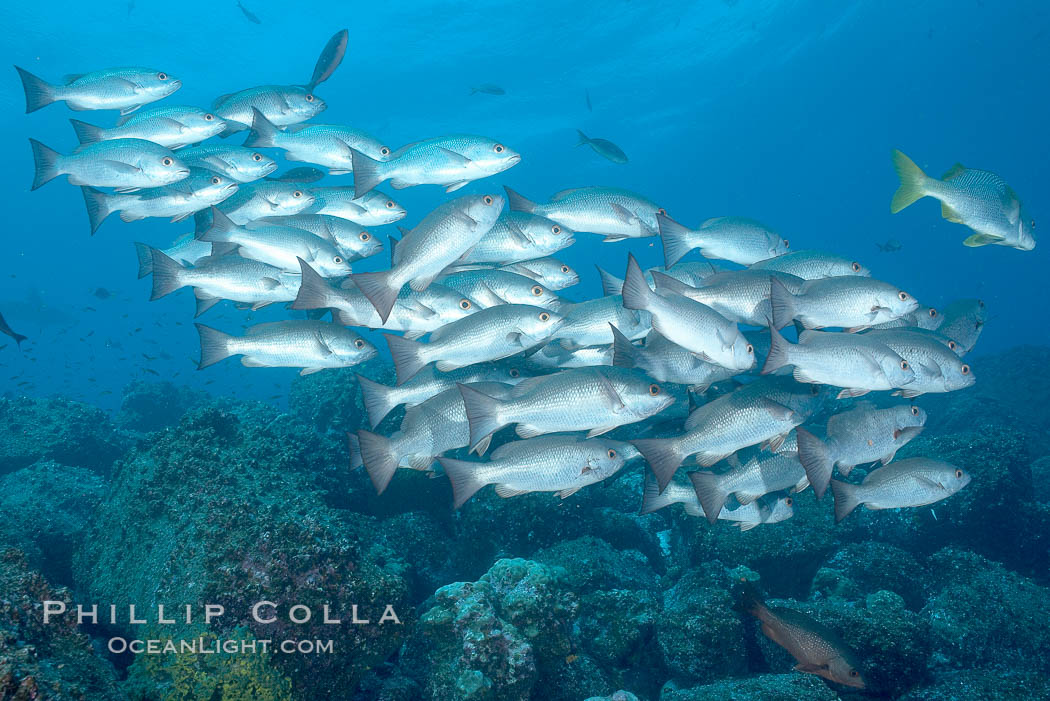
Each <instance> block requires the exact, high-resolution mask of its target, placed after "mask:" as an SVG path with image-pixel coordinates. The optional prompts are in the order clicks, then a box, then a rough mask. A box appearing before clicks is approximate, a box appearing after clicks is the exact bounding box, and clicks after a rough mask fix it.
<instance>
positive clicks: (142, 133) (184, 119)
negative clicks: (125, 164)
mask: <svg viewBox="0 0 1050 701" xmlns="http://www.w3.org/2000/svg"><path fill="white" fill-rule="evenodd" d="M69 123H70V124H72V125H73V131H75V132H76V134H77V139H78V140H79V141H80V143H81V144H92V143H95V142H96V141H111V140H113V139H143V140H145V141H152V142H153V143H155V144H160V145H161V146H164V147H166V148H171V149H176V148H182V147H183V146H189V145H190V144H196V143H200V142H201V141H204V140H205V139H210V138H211V137H213V136H215V135H217V134H221V133H222V131H223V130H224V129H225V128H226V123H225V122H224V121H222V120H221V119H219V118H218V117H216V116H215V115H214V114H212V113H211V112H205V111H204V110H202V109H201V108H199V107H187V106H185V105H158V106H157V107H150V108H148V109H144V110H141V111H139V112H136V113H135V114H132V115H128V116H126V117H121V118H120V119H119V120H117V124H116V126H114V127H111V128H109V129H104V128H102V127H97V126H95V125H94V124H88V123H87V122H82V121H80V120H77V119H71V120H69Z"/></svg>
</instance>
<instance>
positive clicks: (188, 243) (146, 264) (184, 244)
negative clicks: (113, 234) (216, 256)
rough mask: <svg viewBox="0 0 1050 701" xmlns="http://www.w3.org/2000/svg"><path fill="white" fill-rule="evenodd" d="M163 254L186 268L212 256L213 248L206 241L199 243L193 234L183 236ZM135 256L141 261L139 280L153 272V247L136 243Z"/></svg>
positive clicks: (163, 251)
mask: <svg viewBox="0 0 1050 701" xmlns="http://www.w3.org/2000/svg"><path fill="white" fill-rule="evenodd" d="M161 253H163V254H164V255H166V256H168V257H169V258H171V259H172V260H175V261H177V262H178V263H181V264H182V265H185V266H191V265H196V264H197V261H199V260H201V259H202V258H207V257H208V256H210V255H211V254H212V246H211V244H210V243H207V242H206V241H198V240H197V239H196V238H194V236H193V233H192V232H191V233H188V234H183V235H182V236H180V237H179V238H177V239H176V240H175V243H173V244H172V245H171V246H169V247H168V248H165V249H163V250H161ZM135 254H136V256H137V257H138V260H139V279H140V280H141V279H142V278H144V277H146V276H147V275H149V274H151V273H152V272H153V247H152V246H147V245H146V244H144V243H139V242H138V241H136V242H135Z"/></svg>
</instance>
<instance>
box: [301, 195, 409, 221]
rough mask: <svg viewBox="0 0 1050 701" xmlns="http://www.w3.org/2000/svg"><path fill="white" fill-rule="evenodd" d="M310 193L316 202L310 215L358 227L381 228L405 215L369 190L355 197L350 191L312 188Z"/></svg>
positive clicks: (386, 197) (401, 209)
mask: <svg viewBox="0 0 1050 701" xmlns="http://www.w3.org/2000/svg"><path fill="white" fill-rule="evenodd" d="M310 192H311V193H312V194H313V195H314V197H315V198H316V202H315V203H314V205H313V206H312V207H310V209H309V212H310V213H311V214H327V215H329V216H333V217H339V218H341V219H347V220H349V221H352V222H355V223H357V224H360V225H361V226H382V225H383V224H393V223H394V222H396V221H400V220H402V219H404V218H405V215H406V214H408V212H407V211H406V210H405V208H404V207H402V206H401V205H399V204H398V203H397V202H395V201H394V200H393V199H391V198H390V197H389V196H387V195H385V194H383V193H382V192H379V191H378V190H373V191H372V192H369V193H366V194H365V195H363V196H361V197H358V196H357V195H356V194H354V189H353V188H352V187H315V188H311V189H310Z"/></svg>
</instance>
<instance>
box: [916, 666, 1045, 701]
mask: <svg viewBox="0 0 1050 701" xmlns="http://www.w3.org/2000/svg"><path fill="white" fill-rule="evenodd" d="M1046 698H1050V679H1047V677H1046V675H1045V674H1040V673H1037V672H1026V671H1021V670H1012V669H1005V668H1002V667H1000V668H997V669H963V670H959V671H952V672H947V671H946V672H943V673H941V674H939V675H938V676H937V678H936V679H935V680H934V681H932V682H930V683H929V684H928V685H924V686H921V687H918V688H915V689H913V690H911V691H909V692H908V693H907V694H905V695H904V696H901V697H900V701H960V700H961V699H981V701H1018V700H1019V699H1046Z"/></svg>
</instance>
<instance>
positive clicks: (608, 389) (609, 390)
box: [595, 372, 627, 414]
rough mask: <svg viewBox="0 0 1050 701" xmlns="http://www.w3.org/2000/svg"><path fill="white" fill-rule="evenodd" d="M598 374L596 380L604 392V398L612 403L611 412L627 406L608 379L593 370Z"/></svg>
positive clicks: (617, 412) (616, 411) (621, 409)
mask: <svg viewBox="0 0 1050 701" xmlns="http://www.w3.org/2000/svg"><path fill="white" fill-rule="evenodd" d="M595 374H596V375H597V376H598V382H599V383H600V384H601V386H602V392H604V393H605V396H606V398H608V400H609V402H610V403H611V404H612V410H613V413H615V414H619V413H620V412H621V411H623V410H624V409H626V408H627V404H626V403H625V402H624V401H623V397H621V396H620V393H619V392H617V391H616V387H614V386H613V383H612V382H610V381H609V378H608V377H606V376H605V375H603V374H602V373H601V372H595Z"/></svg>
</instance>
